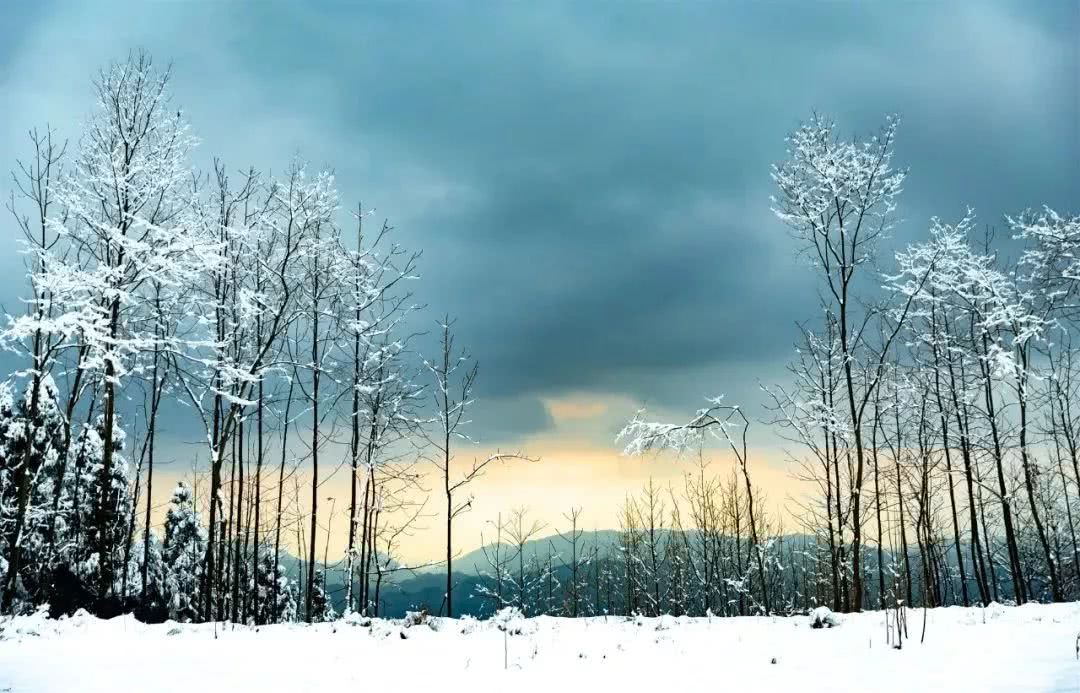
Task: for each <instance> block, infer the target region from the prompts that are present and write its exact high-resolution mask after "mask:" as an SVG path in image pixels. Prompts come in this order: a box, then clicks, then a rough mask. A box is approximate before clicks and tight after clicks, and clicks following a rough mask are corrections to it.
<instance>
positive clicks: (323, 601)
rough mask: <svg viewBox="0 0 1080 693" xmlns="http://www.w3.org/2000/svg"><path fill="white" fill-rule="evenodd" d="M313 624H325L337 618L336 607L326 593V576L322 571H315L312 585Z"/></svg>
mask: <svg viewBox="0 0 1080 693" xmlns="http://www.w3.org/2000/svg"><path fill="white" fill-rule="evenodd" d="M310 589H311V597H310V599H311V622H312V623H325V622H327V621H333V620H334V619H336V618H337V613H336V612H335V611H334V605H333V603H331V601H330V596H329V595H328V594H327V593H326V576H325V574H324V573H323V571H321V570H316V571H315V578H314V580H313V581H312V583H311V588H310Z"/></svg>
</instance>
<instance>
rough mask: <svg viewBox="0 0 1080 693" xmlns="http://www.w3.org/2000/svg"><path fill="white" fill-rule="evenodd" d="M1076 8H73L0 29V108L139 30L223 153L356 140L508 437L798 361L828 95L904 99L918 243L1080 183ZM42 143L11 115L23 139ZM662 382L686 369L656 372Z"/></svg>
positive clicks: (2, 147) (339, 154)
mask: <svg viewBox="0 0 1080 693" xmlns="http://www.w3.org/2000/svg"><path fill="white" fill-rule="evenodd" d="M1077 13H1078V11H1077V10H1076V8H1075V6H1074V5H1073V4H1072V3H1048V4H1046V5H1044V6H1041V7H1035V8H1031V7H1029V6H1028V5H1020V4H1000V3H977V4H960V3H902V4H893V5H886V4H885V3H881V4H874V5H872V6H867V5H866V4H859V5H856V4H854V3H853V4H850V5H849V4H845V3H790V4H784V3H767V4H761V3H756V4H751V3H749V2H746V3H719V2H717V3H694V4H689V5H674V4H666V3H665V4H660V3H617V4H616V3H575V4H573V5H557V4H549V3H543V4H540V3H536V4H525V3H497V4H491V5H478V4H468V5H464V4H457V3H398V4H392V5H391V4H378V5H375V4H363V5H334V6H330V7H318V8H314V9H309V8H301V6H300V5H285V4H277V3H258V4H254V5H239V4H237V5H227V4H224V3H222V4H215V5H209V4H185V5H168V6H166V5H154V6H152V8H151V9H143V10H140V11H137V12H133V11H130V10H124V11H121V10H119V9H117V10H115V11H113V12H101V11H98V10H83V11H81V12H71V11H67V10H65V9H63V8H58V7H57V8H50V9H47V10H45V11H44V16H43V17H38V18H37V19H36V20H35V21H33V22H31V21H29V19H27V20H26V27H27V28H26V33H28V34H35V35H36V38H34V37H31V38H26V37H25V36H23V37H22V39H21V41H20V43H19V45H18V46H17V47H15V48H11V47H9V48H7V49H5V50H4V52H2V53H0V56H2V59H3V61H4V65H3V66H2V67H0V70H3V74H5V75H6V82H5V94H6V96H7V97H8V99H10V100H13V101H14V102H17V101H18V100H19V98H20V93H22V92H20V91H19V89H22V90H24V91H27V92H28V96H29V98H30V99H31V104H32V105H33V106H34V107H33V108H26V109H19V108H16V109H15V113H14V114H12V113H11V112H9V113H8V114H7V115H0V122H2V121H3V120H4V119H7V120H11V119H13V118H14V117H15V115H19V116H20V117H22V116H27V117H29V116H33V117H34V118H35V119H36V120H34V121H33V122H38V121H39V120H40V119H41V118H43V117H44V116H47V115H48V111H47V110H46V108H45V107H46V106H47V105H49V104H50V103H52V104H53V105H55V106H56V107H58V108H67V107H68V106H70V107H73V108H75V109H77V110H76V111H75V112H74V113H73V114H68V115H67V116H66V117H74V116H76V115H81V114H82V113H84V112H85V111H86V109H87V107H88V106H89V101H88V100H86V99H85V98H83V99H81V100H79V99H74V98H72V97H66V96H65V97H64V98H62V99H61V98H59V97H58V100H54V101H51V102H50V101H49V99H51V98H52V97H51V96H50V95H49V94H46V95H45V96H42V95H41V93H39V92H40V91H41V90H42V89H45V88H46V87H47V88H48V89H52V90H55V91H56V92H57V93H60V89H61V87H60V85H61V84H70V83H79V84H81V83H82V81H83V80H85V79H86V77H87V72H88V70H89V69H90V68H91V67H92V66H93V65H95V64H97V63H99V62H100V63H104V62H107V61H108V60H110V59H114V58H118V57H122V56H123V53H124V52H125V50H126V47H127V46H128V45H145V46H147V47H149V48H151V49H152V50H153V51H155V53H157V54H158V55H159V56H160V57H161V58H163V59H164V58H166V57H171V58H173V59H174V60H175V64H176V90H177V94H178V100H180V101H181V102H183V103H184V105H185V108H187V109H188V112H189V114H190V115H191V118H192V120H193V121H194V125H195V127H196V130H197V131H198V132H199V134H200V135H201V136H202V137H203V139H204V143H205V144H204V151H203V155H208V154H209V153H210V152H214V153H219V152H220V153H223V154H225V155H226V156H227V157H228V159H229V160H230V161H232V162H234V164H235V165H236V166H242V165H245V164H246V163H248V162H249V161H251V162H253V163H255V164H256V165H259V166H261V167H264V168H266V167H269V166H271V165H273V166H274V167H275V168H278V169H279V168H281V165H282V163H283V162H284V161H286V160H287V157H288V156H289V155H291V154H292V153H293V151H294V150H296V149H299V150H301V151H302V153H303V154H305V155H306V156H307V157H309V158H311V159H313V160H314V161H315V162H316V163H321V162H323V161H325V162H328V163H330V164H332V165H333V166H334V168H335V169H336V171H337V174H338V178H339V182H340V184H341V188H342V192H343V197H344V200H345V201H346V202H348V203H351V201H352V200H354V199H356V198H357V197H360V196H362V197H363V200H364V202H365V204H366V203H368V202H369V201H370V202H372V203H374V204H376V205H377V206H378V208H379V211H380V212H384V213H386V214H387V215H389V216H390V217H391V218H392V219H393V220H395V221H396V222H397V225H398V227H399V228H400V230H401V240H403V241H404V242H406V243H409V244H412V245H415V246H417V247H422V248H423V249H424V258H423V261H422V264H421V268H422V270H423V274H424V279H423V282H422V283H421V284H419V285H418V286H417V289H416V291H417V298H418V299H420V300H421V301H423V302H425V303H426V304H428V305H429V306H430V307H431V309H432V311H433V312H436V313H442V312H444V311H446V312H449V313H451V314H455V315H458V316H459V327H460V329H461V336H460V340H461V342H462V343H467V344H469V345H470V346H471V349H472V351H473V353H474V354H475V355H476V356H477V357H478V358H479V359H480V360H481V362H482V370H483V375H482V378H481V381H480V386H481V393H480V394H483V395H486V396H489V397H493V398H496V399H495V401H496V402H501V403H504V404H505V405H506V406H504V407H496V408H498V409H500V410H501V411H500V414H501V415H502V418H503V419H505V420H504V421H503V422H502V423H501V424H500V426H502V428H501V430H498V431H496V430H495V429H494V428H492V429H491V431H492V435H498V436H503V435H506V436H512V435H514V434H520V433H524V432H528V431H531V430H535V429H537V428H543V427H544V426H547V425H548V424H549V419H548V418H547V416H546V413H545V412H543V410H542V407H541V406H540V403H539V401H538V400H537V399H536V396H538V395H540V394H557V393H559V392H563V391H567V390H576V391H586V392H587V391H590V390H595V391H602V392H618V393H620V394H629V395H631V396H633V397H635V398H638V399H645V398H647V397H650V396H651V397H653V398H660V399H661V403H662V404H666V405H672V406H678V407H680V408H688V407H694V406H697V405H698V404H699V403H700V396H701V395H702V394H705V393H707V392H711V391H712V390H713V389H714V386H713V385H712V384H710V383H704V382H701V379H702V377H704V376H705V375H706V374H709V373H714V372H716V370H717V367H718V365H721V364H732V363H747V364H755V365H756V366H757V367H759V368H761V369H762V370H763V371H765V374H764V375H763V376H762V377H768V376H770V375H772V374H773V373H775V372H778V371H779V368H780V364H781V363H782V361H783V360H784V359H785V358H786V357H787V354H788V353H790V346H791V343H792V341H793V337H794V334H795V333H794V329H793V323H794V322H795V321H796V320H800V319H807V318H809V317H811V316H812V315H813V310H814V304H815V294H814V288H813V286H814V285H813V283H812V281H811V274H810V272H809V271H808V270H807V269H806V267H805V266H803V265H802V264H800V263H798V262H797V261H796V260H795V259H794V257H793V252H792V251H793V246H792V244H791V242H790V241H789V240H788V239H787V238H786V236H785V234H784V230H783V228H782V227H781V226H780V225H779V224H778V223H777V222H776V221H775V220H773V219H772V218H771V215H770V213H769V201H768V196H769V193H770V180H769V165H770V164H771V163H772V162H774V161H776V160H778V159H779V158H781V157H782V156H783V150H784V143H783V137H784V134H785V133H786V132H787V131H789V130H790V129H791V128H792V127H794V126H795V125H796V124H797V123H798V121H799V119H801V118H804V117H805V116H806V115H807V114H808V113H809V111H810V109H811V108H816V109H819V110H821V111H824V112H827V113H830V114H833V115H834V116H835V117H837V119H838V120H839V121H840V122H841V124H842V126H843V127H844V128H845V130H849V131H857V132H866V131H868V130H871V129H872V128H874V127H875V126H876V125H877V124H878V123H879V122H880V120H881V118H882V116H883V115H884V114H885V113H887V112H893V111H898V112H900V113H902V114H903V116H904V124H903V126H902V130H901V135H900V141H899V144H898V154H897V159H898V163H900V164H902V165H909V166H910V167H911V169H912V175H911V178H910V179H909V183H908V186H907V192H906V194H905V196H904V198H903V202H902V205H903V207H902V209H901V212H902V215H903V216H904V218H905V219H906V220H907V222H906V223H905V224H904V225H903V226H902V227H900V228H899V229H898V231H897V236H898V239H900V240H904V239H909V238H913V237H915V236H916V235H917V234H918V233H919V231H920V230H921V229H922V228H924V227H925V222H926V219H927V218H928V217H929V216H931V215H933V214H940V215H942V216H946V217H952V216H955V215H957V214H959V213H961V212H962V210H963V208H964V206H965V205H968V204H971V205H973V206H975V207H976V208H977V210H978V211H979V212H980V213H981V216H982V218H983V219H984V220H986V221H990V222H995V221H997V220H999V219H1000V216H1001V215H1002V214H1003V213H1007V212H1015V211H1017V210H1019V209H1022V208H1024V207H1028V206H1032V205H1039V204H1042V203H1044V202H1047V203H1050V204H1054V205H1057V206H1059V207H1063V208H1075V205H1076V202H1077V200H1078V199H1080V196H1078V195H1077V192H1078V188H1077V186H1078V185H1080V184H1078V180H1080V171H1078V169H1077V166H1078V163H1077V162H1078V161H1080V144H1078V141H1077V139H1078V138H1077V130H1076V128H1077V125H1076V123H1077V120H1078V119H1080V114H1078V107H1077V99H1078V96H1077V93H1078V87H1077V79H1078V74H1080V72H1078V70H1080V66H1078V64H1077V62H1078V59H1077V54H1076V52H1075V50H1076V49H1075V36H1076V35H1077V34H1078V33H1080V22H1078V20H1077ZM16 20H21V18H20V17H19V16H18V15H16ZM43 26H44V27H45V28H44V29H43V28H42V27H43ZM8 27H9V28H8V29H6V30H5V31H6V32H8V33H12V34H13V35H18V34H20V32H19V30H17V29H16V30H14V32H13V31H12V29H11V28H10V27H11V23H10V22H9V23H8ZM50 27H51V28H50ZM73 32H91V33H90V34H89V35H88V34H85V33H79V34H77V35H78V36H79V38H78V40H77V41H74V42H69V43H67V44H65V45H60V46H59V48H60V49H61V50H62V51H67V52H69V53H70V54H72V55H73V56H74V57H70V58H69V59H68V60H67V61H66V62H60V63H59V65H58V66H57V65H50V62H49V61H50V58H48V57H41V58H39V59H34V58H32V57H31V53H32V52H34V51H40V50H41V48H42V42H43V41H44V40H45V39H46V38H48V39H51V40H54V41H55V40H57V39H63V38H64V37H65V36H68V35H69V34H71V35H76V34H74V33H73ZM43 37H44V38H43ZM117 46H120V48H117ZM80 49H81V50H80ZM52 60H58V59H57V58H52ZM13 65H17V66H18V73H19V74H18V75H17V77H18V79H16V78H15V77H14V76H12V73H13V67H12V66H13ZM50 69H52V70H53V72H50V73H49V75H48V76H47V77H45V76H43V77H41V78H39V79H35V78H34V77H33V76H32V75H31V76H29V77H27V75H26V74H25V73H26V71H28V70H39V71H42V72H49V71H50ZM58 69H59V70H61V71H62V72H63V73H64V74H63V75H62V79H57V77H56V75H55V71H56V70H58ZM50 80H51V81H50ZM42 82H44V83H45V85H46V87H41V84H42ZM12 84H14V85H15V86H10V85H12ZM35 89H36V90H37V91H35ZM50 93H51V92H50ZM85 93H86V92H85V91H79V90H76V95H78V96H80V97H81V96H82V95H83V94H85ZM35 99H41V100H42V103H40V104H39V103H37V102H36V101H35ZM65 99H66V100H65ZM53 120H54V122H55V120H56V119H55V117H54V118H53ZM30 124H33V123H32V122H25V123H24V122H19V123H13V122H9V123H4V127H2V128H0V132H2V133H3V134H4V136H5V137H7V135H8V133H10V132H17V131H20V130H22V129H24V128H25V127H26V126H28V125H30ZM17 144H18V142H17V141H15V140H13V139H11V138H10V137H7V139H5V140H3V141H0V154H3V155H5V160H10V158H11V156H13V155H14V153H15V152H16V151H17V150H16V149H15V148H14V147H15V146H16V145H17ZM4 287H5V288H4V295H5V297H6V296H10V295H14V294H15V292H16V289H15V288H14V287H13V286H11V285H9V284H5V285H4ZM728 370H729V371H730V370H731V369H730V368H729V369H728ZM669 374H670V376H671V377H670V379H669V378H668V377H667V376H668V375H669ZM694 374H699V375H700V376H702V377H695V376H694ZM729 375H731V374H730V373H729ZM753 375H754V374H750V373H745V374H743V375H741V376H740V375H731V377H733V378H738V377H744V378H746V379H747V381H749V379H750V378H751V377H752V376H753ZM665 381H670V382H672V383H680V386H679V387H660V388H658V389H659V392H657V388H656V385H657V383H658V382H665ZM745 384H746V383H745V382H743V383H742V386H745ZM511 403H512V405H511ZM485 418H486V417H485ZM495 418H499V417H495Z"/></svg>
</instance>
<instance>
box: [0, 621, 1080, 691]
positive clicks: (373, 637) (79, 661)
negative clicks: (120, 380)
mask: <svg viewBox="0 0 1080 693" xmlns="http://www.w3.org/2000/svg"><path fill="white" fill-rule="evenodd" d="M922 620H923V612H922V611H909V612H908V628H909V633H910V636H911V639H910V640H908V641H906V642H905V644H904V648H903V650H900V651H897V650H894V649H891V648H890V647H889V646H888V645H887V644H886V640H885V637H886V636H885V615H884V614H883V613H882V612H867V613H863V614H855V615H849V616H844V617H842V621H841V622H840V623H839V625H837V626H836V627H834V628H828V629H811V628H810V622H809V619H808V618H807V617H805V616H801V617H792V618H780V617H777V618H764V617H761V618H732V619H719V618H714V619H711V620H710V619H704V618H697V619H688V618H671V617H662V618H639V619H636V620H627V619H625V618H622V617H618V618H616V617H612V618H608V619H604V618H596V619H579V620H568V619H556V618H537V619H517V620H510V621H509V622H507V625H508V626H509V628H508V630H509V632H510V633H511V634H510V635H507V634H506V633H504V632H503V631H502V630H500V626H499V625H498V624H496V623H493V622H490V621H489V622H477V621H473V620H471V619H462V620H457V619H455V620H445V619H430V621H429V622H428V623H422V624H418V625H406V624H405V622H403V621H388V620H375V621H373V622H372V621H368V620H364V621H361V620H358V619H354V620H353V621H351V622H347V621H339V622H337V623H334V624H320V625H315V626H305V625H279V626H270V627H263V628H258V629H256V628H253V627H240V626H231V625H225V626H220V625H219V626H218V627H217V639H215V627H214V625H212V624H204V625H183V624H176V623H166V624H160V625H142V624H140V623H138V622H136V621H134V620H133V619H132V618H131V617H121V618H115V619H112V620H108V621H103V620H99V619H96V618H94V617H91V616H87V615H84V614H79V615H76V616H75V617H72V618H68V619H63V620H59V621H55V620H48V619H46V618H44V617H40V616H26V617H19V618H16V619H8V620H5V621H3V622H0V691H12V692H16V691H76V690H77V691H80V692H84V693H85V692H89V691H109V692H110V693H121V692H123V691H155V692H162V693H164V692H166V691H185V692H188V693H190V692H192V691H259V692H266V691H289V692H290V693H300V692H303V691H320V690H325V691H331V690H336V691H348V690H382V689H381V688H380V689H376V688H372V686H393V687H394V690H410V689H412V690H417V689H423V690H428V689H431V688H433V687H437V688H439V689H440V690H509V689H508V688H507V686H512V687H513V689H514V690H521V689H524V690H548V691H553V690H558V691H567V690H586V689H588V690H590V691H597V690H600V691H603V690H604V689H607V690H619V691H639V690H656V691H662V690H681V689H680V688H678V687H679V686H682V685H686V686H691V685H693V686H694V687H695V689H701V687H702V686H704V689H703V690H710V691H713V690H715V691H723V690H767V691H787V690H792V691H819V690H820V691H833V692H837V691H938V690H941V691H950V692H956V691H1080V662H1077V659H1076V657H1077V637H1078V635H1080V604H1057V605H1034V604H1032V605H1027V606H1023V607H1019V608H1016V607H1004V606H999V605H992V606H990V607H987V608H986V609H979V608H970V609H965V608H959V607H952V608H946V609H935V610H931V611H930V612H929V618H928V621H927V626H926V643H925V644H924V645H920V644H919V633H920V630H921V628H922ZM515 631H516V632H515ZM504 648H505V649H504ZM774 658H775V663H774V662H773V660H774ZM598 686H602V687H603V688H599V689H598V688H597V687H598ZM673 687H674V688H673Z"/></svg>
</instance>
